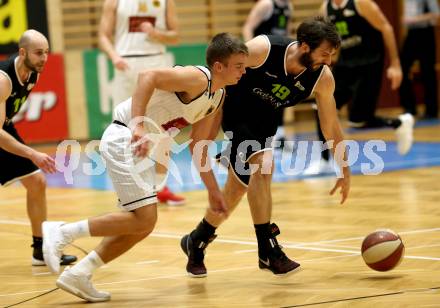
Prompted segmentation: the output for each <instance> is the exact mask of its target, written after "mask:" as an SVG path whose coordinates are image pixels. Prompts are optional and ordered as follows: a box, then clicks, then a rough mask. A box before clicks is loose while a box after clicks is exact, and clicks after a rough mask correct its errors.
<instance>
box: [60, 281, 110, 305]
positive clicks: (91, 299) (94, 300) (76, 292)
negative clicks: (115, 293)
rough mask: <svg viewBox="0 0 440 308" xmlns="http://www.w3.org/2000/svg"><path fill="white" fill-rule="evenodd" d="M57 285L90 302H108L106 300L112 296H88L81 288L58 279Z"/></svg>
mask: <svg viewBox="0 0 440 308" xmlns="http://www.w3.org/2000/svg"><path fill="white" fill-rule="evenodd" d="M56 285H57V287H58V288H60V289H62V290H64V291H66V292H67V293H70V294H72V295H75V296H78V297H80V298H82V299H84V300H86V301H88V302H91V303H98V302H106V301H109V300H110V297H108V298H96V297H90V296H87V295H85V294H84V293H83V292H82V291H81V290H79V289H77V288H75V287H72V286H69V285H67V284H65V283H63V282H62V281H60V280H57V282H56Z"/></svg>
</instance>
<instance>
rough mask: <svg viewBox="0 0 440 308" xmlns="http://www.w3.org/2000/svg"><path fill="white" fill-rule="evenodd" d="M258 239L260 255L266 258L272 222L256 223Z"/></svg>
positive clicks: (261, 257)
mask: <svg viewBox="0 0 440 308" xmlns="http://www.w3.org/2000/svg"><path fill="white" fill-rule="evenodd" d="M254 227H255V234H256V235H257V241H258V257H259V258H260V259H263V260H265V259H266V258H267V251H268V246H269V237H270V235H271V232H270V223H269V222H268V223H265V224H258V225H254Z"/></svg>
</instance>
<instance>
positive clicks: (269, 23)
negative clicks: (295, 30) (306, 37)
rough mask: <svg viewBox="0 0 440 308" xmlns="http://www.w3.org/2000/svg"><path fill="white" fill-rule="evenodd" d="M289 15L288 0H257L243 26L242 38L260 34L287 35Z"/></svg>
mask: <svg viewBox="0 0 440 308" xmlns="http://www.w3.org/2000/svg"><path fill="white" fill-rule="evenodd" d="M291 15H292V6H291V4H290V0H259V1H258V2H257V3H256V4H255V5H254V7H253V8H252V10H251V12H250V13H249V16H248V18H247V20H246V23H245V24H244V26H243V30H242V34H243V39H244V40H245V41H249V40H251V39H253V38H254V37H256V36H258V35H261V34H273V35H282V36H289V35H290V33H291V27H290V18H291Z"/></svg>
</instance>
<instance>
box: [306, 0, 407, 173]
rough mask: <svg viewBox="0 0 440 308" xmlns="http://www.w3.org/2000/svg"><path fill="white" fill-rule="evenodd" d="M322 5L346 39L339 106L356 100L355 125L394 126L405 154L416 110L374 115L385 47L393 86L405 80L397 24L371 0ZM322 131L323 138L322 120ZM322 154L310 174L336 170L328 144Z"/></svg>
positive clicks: (338, 72)
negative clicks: (393, 24) (330, 162)
mask: <svg viewBox="0 0 440 308" xmlns="http://www.w3.org/2000/svg"><path fill="white" fill-rule="evenodd" d="M321 11H322V13H323V15H324V16H328V18H329V19H330V20H331V21H332V22H333V23H334V24H335V26H336V28H337V29H338V33H339V34H340V36H341V39H342V44H341V50H340V54H339V58H338V60H337V62H336V64H335V66H334V67H333V75H334V77H335V81H336V89H335V100H336V104H337V108H338V109H340V108H341V107H342V106H343V105H345V104H347V103H348V102H349V101H350V100H351V104H350V105H349V108H348V110H349V121H350V124H351V126H352V127H355V128H371V127H392V128H394V129H395V132H396V137H397V149H398V152H399V153H400V154H402V155H403V154H406V153H407V152H408V151H409V150H410V148H411V145H412V139H413V126H414V118H413V116H412V115H411V114H403V115H401V116H399V117H398V118H391V119H388V118H381V117H378V116H376V115H375V111H376V105H377V101H378V99H379V94H380V88H381V84H382V71H383V66H384V56H385V50H386V51H387V53H388V55H389V58H390V65H389V67H388V68H387V70H386V75H387V78H388V79H389V80H390V82H391V89H392V90H397V89H398V88H399V86H400V83H401V81H402V70H401V67H400V60H399V54H398V50H397V47H396V41H395V38H394V33H393V28H392V27H391V25H390V23H389V22H388V20H387V19H386V17H385V16H384V14H383V13H382V11H381V10H380V8H379V7H378V6H377V4H376V3H375V2H374V1H372V0H327V1H325V2H324V3H323V5H322V7H321ZM384 46H385V47H386V48H385V50H384ZM318 134H319V137H320V139H321V140H322V141H324V136H323V135H322V133H321V130H320V129H319V122H318ZM322 158H323V160H322V161H320V162H319V161H318V162H316V163H313V164H312V165H311V166H310V168H308V169H307V170H306V171H305V174H307V175H312V174H317V173H320V172H322V171H331V164H329V163H328V161H329V152H328V150H324V151H323V152H322Z"/></svg>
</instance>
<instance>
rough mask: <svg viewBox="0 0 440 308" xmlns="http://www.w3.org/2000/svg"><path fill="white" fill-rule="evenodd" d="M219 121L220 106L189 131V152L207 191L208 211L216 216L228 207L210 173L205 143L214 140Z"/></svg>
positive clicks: (220, 115) (222, 213) (223, 213)
mask: <svg viewBox="0 0 440 308" xmlns="http://www.w3.org/2000/svg"><path fill="white" fill-rule="evenodd" d="M222 103H223V102H222ZM221 119H222V107H221V106H220V107H219V110H217V111H216V112H215V113H213V114H211V115H210V116H208V117H206V118H203V119H202V120H200V121H198V122H196V123H194V124H193V126H192V130H191V143H190V150H191V154H192V155H193V160H194V163H195V165H196V166H197V168H199V173H200V177H201V178H202V180H203V183H204V184H205V186H206V188H207V190H208V194H209V204H210V208H209V210H211V211H213V212H214V213H216V214H220V215H227V211H228V207H227V204H226V202H225V199H224V197H223V194H222V192H221V191H220V188H219V186H218V183H217V180H216V178H215V176H214V173H213V172H212V168H211V164H210V160H209V157H208V142H206V141H212V140H214V139H215V137H216V136H217V133H218V131H219V129H220V124H221ZM200 167H203V169H201V168H200Z"/></svg>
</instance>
